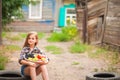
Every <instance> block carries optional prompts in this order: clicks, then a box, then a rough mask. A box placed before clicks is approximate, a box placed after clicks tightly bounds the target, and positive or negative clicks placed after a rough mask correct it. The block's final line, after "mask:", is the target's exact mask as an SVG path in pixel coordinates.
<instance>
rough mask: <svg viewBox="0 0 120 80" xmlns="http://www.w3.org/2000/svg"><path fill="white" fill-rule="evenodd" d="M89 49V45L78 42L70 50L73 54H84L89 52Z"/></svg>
mask: <svg viewBox="0 0 120 80" xmlns="http://www.w3.org/2000/svg"><path fill="white" fill-rule="evenodd" d="M87 48H88V46H87V45H85V44H82V43H80V42H77V43H75V44H73V45H72V46H71V47H70V49H69V50H70V52H71V53H84V52H85V51H86V50H87Z"/></svg>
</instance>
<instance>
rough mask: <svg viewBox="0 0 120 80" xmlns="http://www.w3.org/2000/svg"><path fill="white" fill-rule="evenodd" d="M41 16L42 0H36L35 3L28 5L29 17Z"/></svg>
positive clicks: (38, 17)
mask: <svg viewBox="0 0 120 80" xmlns="http://www.w3.org/2000/svg"><path fill="white" fill-rule="evenodd" d="M41 18H42V0H36V4H30V5H29V19H41Z"/></svg>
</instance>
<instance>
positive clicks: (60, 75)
mask: <svg viewBox="0 0 120 80" xmlns="http://www.w3.org/2000/svg"><path fill="white" fill-rule="evenodd" d="M48 36H49V34H48ZM23 42H24V40H22V41H19V42H8V41H7V40H3V43H4V44H15V45H18V46H20V47H22V45H23ZM72 44H73V42H72V41H71V42H56V43H48V42H47V41H46V37H45V38H43V39H41V40H39V45H38V46H39V48H40V49H42V50H43V51H44V52H45V53H46V54H47V56H48V57H49V58H50V62H49V64H47V68H48V73H49V78H50V80H85V77H86V75H87V74H89V73H91V72H93V71H95V70H98V71H101V69H104V68H106V67H107V63H106V62H104V61H103V60H100V59H92V58H89V57H88V55H87V53H81V54H71V53H70V52H69V51H68V47H70V46H71V45H72ZM47 45H56V46H58V47H61V48H63V53H62V54H51V52H47V51H45V46H47ZM19 54H20V51H16V52H14V53H10V54H8V55H9V59H10V60H9V62H8V63H7V64H6V68H5V69H6V70H15V71H17V70H18V71H20V64H18V58H19ZM75 62H77V63H79V64H77V65H74V64H73V63H75ZM37 80H42V79H41V75H39V76H38V77H37Z"/></svg>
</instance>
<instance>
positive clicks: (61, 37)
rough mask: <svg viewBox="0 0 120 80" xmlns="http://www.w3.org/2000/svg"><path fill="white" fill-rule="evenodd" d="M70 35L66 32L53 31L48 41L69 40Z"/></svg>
mask: <svg viewBox="0 0 120 80" xmlns="http://www.w3.org/2000/svg"><path fill="white" fill-rule="evenodd" d="M69 40H70V37H69V36H68V35H66V34H64V33H56V32H54V33H52V34H51V36H50V37H48V38H47V41H48V42H67V41H69Z"/></svg>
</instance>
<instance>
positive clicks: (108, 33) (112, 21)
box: [103, 0, 120, 46]
mask: <svg viewBox="0 0 120 80" xmlns="http://www.w3.org/2000/svg"><path fill="white" fill-rule="evenodd" d="M119 8H120V0H109V2H108V9H107V15H106V25H105V33H104V38H103V42H104V43H109V44H113V45H117V46H120V9H119Z"/></svg>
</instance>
